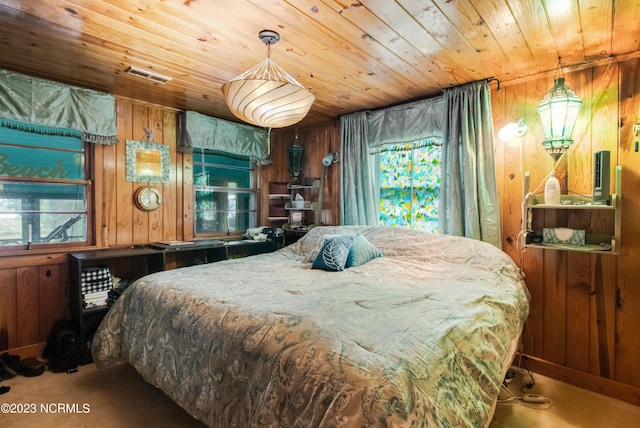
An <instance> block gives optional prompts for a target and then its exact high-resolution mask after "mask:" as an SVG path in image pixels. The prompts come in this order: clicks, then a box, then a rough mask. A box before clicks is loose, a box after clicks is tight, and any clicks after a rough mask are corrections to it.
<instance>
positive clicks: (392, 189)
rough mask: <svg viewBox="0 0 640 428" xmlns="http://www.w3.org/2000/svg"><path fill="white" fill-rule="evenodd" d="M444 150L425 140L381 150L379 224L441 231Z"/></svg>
mask: <svg viewBox="0 0 640 428" xmlns="http://www.w3.org/2000/svg"><path fill="white" fill-rule="evenodd" d="M441 148H442V147H441V145H440V143H439V142H438V141H434V140H424V141H419V142H416V143H409V144H395V145H391V146H386V147H384V148H383V149H382V150H381V151H380V153H379V165H380V171H379V173H380V182H379V183H380V218H379V222H380V225H386V226H401V227H407V228H411V229H423V230H427V231H429V232H434V233H435V232H437V231H438V200H439V197H440V176H441V168H440V162H441V161H440V157H441V151H442V150H441Z"/></svg>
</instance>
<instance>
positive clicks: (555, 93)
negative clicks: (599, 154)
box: [538, 77, 582, 160]
mask: <svg viewBox="0 0 640 428" xmlns="http://www.w3.org/2000/svg"><path fill="white" fill-rule="evenodd" d="M581 105H582V101H581V100H580V98H579V97H578V96H577V95H576V93H575V92H574V91H572V90H571V89H570V88H569V87H567V86H566V85H565V84H564V77H560V78H556V79H555V80H554V84H553V88H551V90H550V91H549V93H548V94H547V95H545V96H544V98H543V99H542V101H540V104H538V113H539V114H540V119H541V120H542V127H543V128H544V142H543V143H542V145H543V146H544V147H545V148H546V149H547V152H548V153H549V154H550V155H551V156H552V157H553V158H554V159H556V160H557V159H558V158H559V157H560V156H561V155H562V154H563V153H564V152H566V151H567V149H568V148H569V146H570V145H571V143H573V140H572V139H571V134H572V133H573V127H574V125H575V123H576V119H577V118H578V111H579V110H580V106H581Z"/></svg>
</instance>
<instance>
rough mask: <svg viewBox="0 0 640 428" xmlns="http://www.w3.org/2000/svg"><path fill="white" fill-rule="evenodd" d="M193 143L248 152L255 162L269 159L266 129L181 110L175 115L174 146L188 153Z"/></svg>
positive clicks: (239, 152)
mask: <svg viewBox="0 0 640 428" xmlns="http://www.w3.org/2000/svg"><path fill="white" fill-rule="evenodd" d="M194 147H195V148H199V149H210V150H216V151H220V152H226V153H231V154H235V155H243V156H249V157H251V158H252V159H253V160H255V161H256V162H258V163H259V164H265V163H269V147H268V140H267V133H266V131H264V130H263V129H260V128H256V127H254V126H250V125H244V124H241V123H236V122H231V121H228V120H223V119H218V118H215V117H211V116H206V115H204V114H201V113H198V112H195V111H185V112H182V113H180V115H179V116H178V147H177V150H178V151H179V152H182V153H191V152H192V150H193V148H194Z"/></svg>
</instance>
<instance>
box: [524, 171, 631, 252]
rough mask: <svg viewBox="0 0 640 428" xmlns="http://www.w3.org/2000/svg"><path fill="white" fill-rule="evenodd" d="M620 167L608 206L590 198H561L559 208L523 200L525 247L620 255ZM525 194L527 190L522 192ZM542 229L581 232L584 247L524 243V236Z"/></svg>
mask: <svg viewBox="0 0 640 428" xmlns="http://www.w3.org/2000/svg"><path fill="white" fill-rule="evenodd" d="M621 189H622V166H617V167H616V170H615V193H612V194H611V201H610V204H609V205H597V204H593V203H592V197H591V196H583V195H561V197H560V202H561V203H560V204H559V205H546V204H544V197H543V196H540V195H528V197H527V198H526V199H525V207H526V214H527V219H528V220H527V221H528V223H529V224H527V225H524V226H523V230H524V232H525V244H524V246H525V247H528V248H541V249H544V250H556V251H558V250H560V251H578V252H586V253H598V254H618V253H619V252H620V230H621V212H622V210H621V197H622V196H621V193H620V192H621ZM525 190H526V191H527V192H528V189H525ZM543 228H569V229H576V230H584V231H585V245H584V246H573V245H561V244H544V243H528V244H527V243H526V237H527V235H526V234H530V233H538V234H539V233H540V232H542V229H543Z"/></svg>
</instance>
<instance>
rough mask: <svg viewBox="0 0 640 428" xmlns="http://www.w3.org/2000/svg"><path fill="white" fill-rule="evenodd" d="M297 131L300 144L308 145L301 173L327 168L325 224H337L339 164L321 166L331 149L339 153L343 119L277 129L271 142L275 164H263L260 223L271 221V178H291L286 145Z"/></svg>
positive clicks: (310, 174) (312, 173) (306, 174)
mask: <svg viewBox="0 0 640 428" xmlns="http://www.w3.org/2000/svg"><path fill="white" fill-rule="evenodd" d="M296 131H297V132H298V140H299V141H300V144H301V145H302V146H304V148H305V158H304V165H303V167H302V176H304V177H318V178H320V177H321V176H322V174H323V170H324V174H325V180H324V189H323V191H324V195H323V209H322V224H325V225H337V224H339V223H340V164H339V163H336V164H332V165H331V166H328V167H326V168H324V167H323V166H322V158H323V157H324V156H326V155H327V154H329V153H331V152H338V154H340V123H339V122H337V121H336V122H330V123H327V124H326V125H320V126H315V127H309V128H304V129H300V130H296V129H294V128H286V129H282V130H276V131H274V135H273V138H272V144H271V151H272V159H273V164H272V165H269V166H266V167H263V171H262V174H261V181H262V184H261V189H262V191H261V200H262V204H261V205H262V206H261V216H260V220H261V224H263V225H264V224H268V220H267V216H268V212H269V207H268V204H269V199H268V198H269V192H268V187H269V186H268V184H269V181H290V177H289V167H288V165H289V161H288V157H287V148H288V147H289V146H290V145H291V143H292V142H293V141H294V140H295V136H296Z"/></svg>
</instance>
